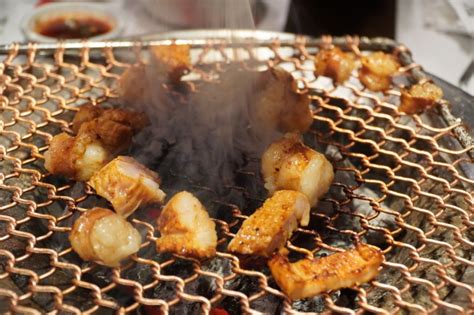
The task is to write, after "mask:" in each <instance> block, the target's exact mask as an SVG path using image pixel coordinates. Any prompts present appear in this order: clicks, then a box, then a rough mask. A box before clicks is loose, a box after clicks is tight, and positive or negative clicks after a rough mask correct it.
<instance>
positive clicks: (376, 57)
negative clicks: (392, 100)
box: [359, 51, 400, 92]
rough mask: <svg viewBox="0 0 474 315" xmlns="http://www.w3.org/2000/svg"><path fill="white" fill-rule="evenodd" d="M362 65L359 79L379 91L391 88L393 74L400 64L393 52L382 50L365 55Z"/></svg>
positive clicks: (370, 88)
mask: <svg viewBox="0 0 474 315" xmlns="http://www.w3.org/2000/svg"><path fill="white" fill-rule="evenodd" d="M361 61H362V67H361V68H360V70H359V79H360V81H361V82H362V84H364V85H365V87H367V88H368V89H369V90H372V91H375V92H378V91H385V90H388V89H389V88H390V84H391V81H392V75H394V74H395V73H396V72H397V71H398V68H399V67H400V64H399V63H398V61H397V59H396V58H395V57H394V56H393V55H391V54H385V53H383V52H381V51H378V52H374V53H372V54H370V55H368V56H363V57H362V59H361Z"/></svg>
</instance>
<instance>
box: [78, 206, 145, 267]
mask: <svg viewBox="0 0 474 315" xmlns="http://www.w3.org/2000/svg"><path fill="white" fill-rule="evenodd" d="M69 240H70V242H71V246H72V249H73V250H74V251H75V252H76V253H77V254H78V255H79V256H80V257H81V258H82V259H83V260H93V261H95V262H98V263H100V264H103V265H106V266H109V267H118V266H119V265H120V261H121V260H122V259H124V258H127V257H128V256H130V255H132V254H134V253H136V252H138V250H139V249H140V245H141V236H140V233H138V231H137V230H136V229H135V228H134V227H133V225H131V224H130V223H129V222H127V221H125V219H124V218H122V217H121V216H120V215H118V214H116V213H115V212H113V211H111V210H109V209H104V208H93V209H91V210H89V211H87V212H85V213H83V214H82V215H81V216H80V217H79V219H77V220H76V222H74V226H73V227H72V231H71V234H70V235H69Z"/></svg>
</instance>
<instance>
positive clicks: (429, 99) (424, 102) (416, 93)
mask: <svg viewBox="0 0 474 315" xmlns="http://www.w3.org/2000/svg"><path fill="white" fill-rule="evenodd" d="M441 98H443V90H441V89H440V88H439V87H438V86H437V85H435V84H434V83H431V82H424V83H418V84H415V85H413V86H412V87H410V89H409V90H402V96H401V99H400V101H401V103H400V111H402V112H405V113H407V114H409V115H412V114H416V113H419V112H422V111H423V110H425V109H426V108H429V107H432V106H433V105H434V104H435V103H436V102H438V101H439V100H441Z"/></svg>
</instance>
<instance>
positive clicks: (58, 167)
mask: <svg viewBox="0 0 474 315" xmlns="http://www.w3.org/2000/svg"><path fill="white" fill-rule="evenodd" d="M147 124H148V120H147V118H146V116H144V115H143V114H140V113H133V112H129V111H126V110H122V109H102V108H98V107H96V106H92V105H84V106H81V108H80V109H79V111H78V112H77V114H76V116H75V117H74V120H73V130H74V131H75V132H76V133H77V135H76V136H74V137H73V136H70V135H68V134H66V133H61V134H59V135H56V136H54V137H53V139H52V140H51V143H50V147H49V150H48V151H47V152H46V153H45V167H46V169H47V170H48V171H49V172H51V173H52V174H55V175H63V176H66V177H68V178H71V179H75V180H80V181H86V180H88V179H89V178H90V177H91V176H92V175H93V174H94V173H95V172H97V171H98V170H99V169H101V168H102V167H103V166H104V165H105V164H106V163H107V162H109V161H110V160H111V159H112V158H113V157H114V156H115V155H116V154H118V153H119V152H121V151H123V150H124V149H126V148H127V147H128V146H129V145H130V144H131V142H132V137H133V135H134V134H135V133H137V132H138V131H140V130H141V129H142V128H143V127H145V126H146V125H147Z"/></svg>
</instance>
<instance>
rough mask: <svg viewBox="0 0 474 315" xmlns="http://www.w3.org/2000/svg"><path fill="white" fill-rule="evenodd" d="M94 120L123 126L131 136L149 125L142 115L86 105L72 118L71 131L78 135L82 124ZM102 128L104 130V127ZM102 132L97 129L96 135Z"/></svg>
mask: <svg viewBox="0 0 474 315" xmlns="http://www.w3.org/2000/svg"><path fill="white" fill-rule="evenodd" d="M95 119H97V121H98V122H99V123H100V124H107V123H109V122H111V123H116V124H120V125H123V127H126V128H127V129H130V130H131V132H132V134H134V133H137V132H139V131H140V130H142V129H143V128H145V127H146V126H147V125H148V124H149V123H150V122H149V120H148V118H147V117H146V116H145V115H144V114H143V113H135V112H131V111H128V110H125V109H121V108H101V107H99V106H93V105H90V104H87V105H82V106H81V107H80V108H79V111H78V112H77V113H76V115H75V116H74V119H73V121H72V130H73V131H74V132H75V133H78V132H79V129H80V128H81V126H82V125H83V124H84V123H86V122H91V121H94V120H95ZM110 126H113V125H108V127H110ZM102 128H103V129H105V127H102ZM112 128H117V127H112ZM104 132H105V130H102V129H99V130H98V132H97V133H98V134H99V135H102V134H103V133H104ZM106 135H107V134H106V133H105V134H104V138H106Z"/></svg>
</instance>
